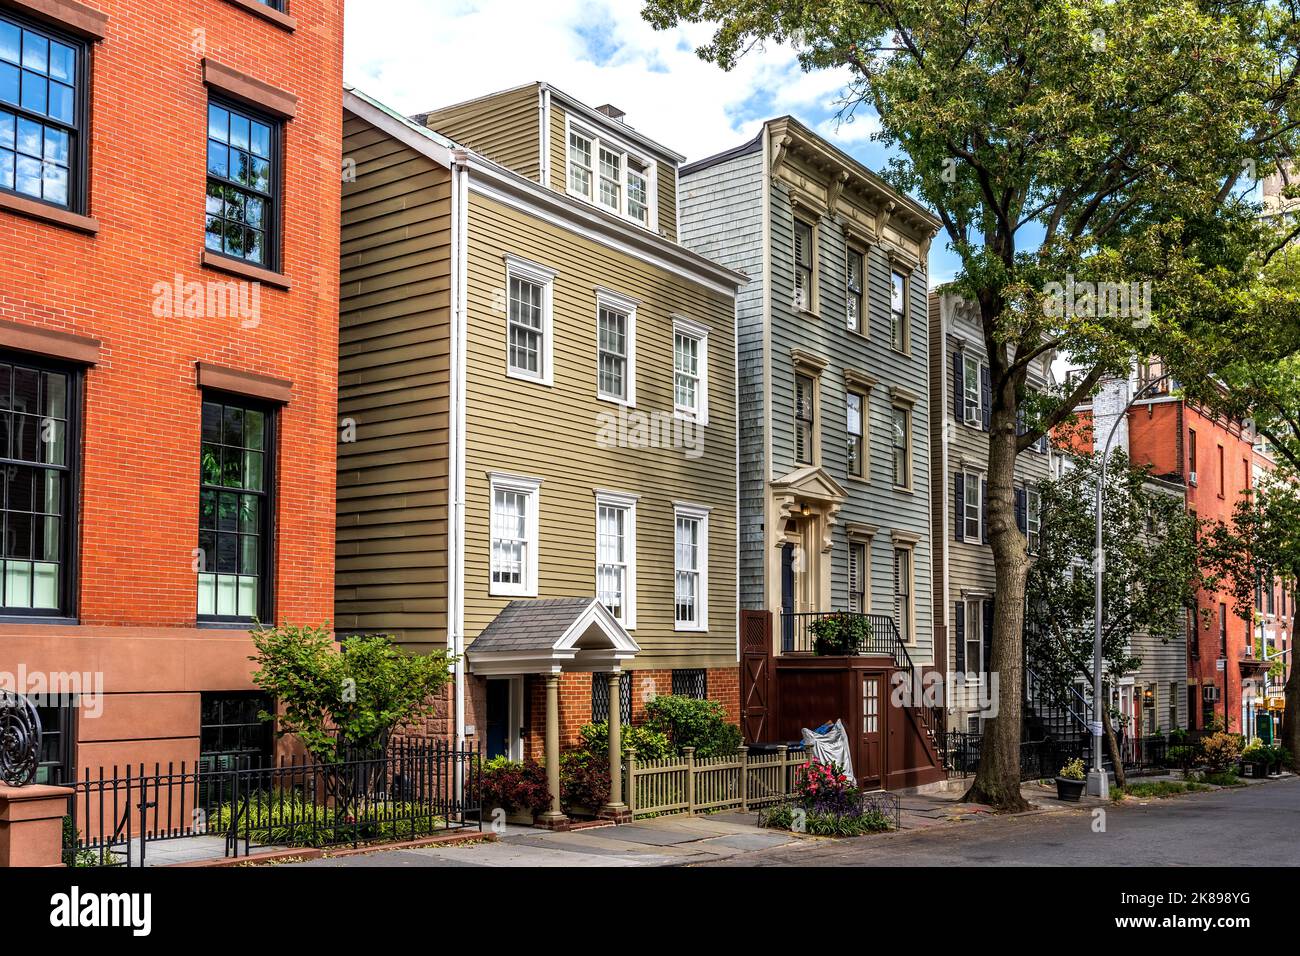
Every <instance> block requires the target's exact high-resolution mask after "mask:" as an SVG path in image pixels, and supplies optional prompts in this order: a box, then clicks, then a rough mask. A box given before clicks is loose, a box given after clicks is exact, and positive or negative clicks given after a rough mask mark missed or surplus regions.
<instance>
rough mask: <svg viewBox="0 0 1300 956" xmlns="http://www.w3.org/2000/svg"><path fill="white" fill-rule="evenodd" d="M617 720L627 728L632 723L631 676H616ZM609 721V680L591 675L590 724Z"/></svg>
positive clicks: (599, 675)
mask: <svg viewBox="0 0 1300 956" xmlns="http://www.w3.org/2000/svg"><path fill="white" fill-rule="evenodd" d="M618 705H619V706H618V719H619V721H620V722H621V723H622V724H623V726H627V725H628V724H630V723H632V675H631V674H630V673H626V672H624V673H622V674H619V675H618ZM607 720H609V679H608V676H607V675H605V674H599V673H597V674H592V675H591V722H592V723H593V724H599V723H602V722H604V721H607Z"/></svg>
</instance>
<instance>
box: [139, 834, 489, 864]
mask: <svg viewBox="0 0 1300 956" xmlns="http://www.w3.org/2000/svg"><path fill="white" fill-rule="evenodd" d="M496 840H497V835H496V834H495V833H483V832H480V831H478V830H471V831H469V832H467V833H445V834H439V835H438V836H432V837H421V838H420V839H418V840H403V841H401V842H399V843H374V844H370V845H367V846H358V847H348V848H347V849H341V850H329V849H322V848H321V847H302V848H301V849H295V850H270V851H267V852H266V853H251V854H249V855H248V856H237V857H224V858H222V859H219V860H193V861H190V862H188V863H173V864H171V865H170V866H168V867H165V869H177V868H180V867H187V868H208V869H211V868H218V867H231V866H256V865H260V864H265V863H282V862H284V861H286V860H293V861H294V862H297V861H298V860H332V859H334V858H336V857H344V856H364V855H366V854H367V853H382V852H384V851H386V850H415V849H419V848H420V847H430V846H455V845H458V844H464V843H495V842H496Z"/></svg>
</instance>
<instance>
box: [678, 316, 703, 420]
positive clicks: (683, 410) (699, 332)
mask: <svg viewBox="0 0 1300 956" xmlns="http://www.w3.org/2000/svg"><path fill="white" fill-rule="evenodd" d="M679 335H681V336H683V337H685V338H688V339H694V340H695V341H696V342H697V343H698V345H699V364H698V366H697V369H696V379H695V382H696V386H695V406H696V407H695V408H688V407H687V406H685V405H679V404H678V403H677V336H679ZM672 355H673V366H672V368H673V373H672V374H673V381H672V389H673V416H674V417H676V418H688V419H694V420H695V421H696V422H698V423H699V424H701V425H707V424H708V423H709V327H708V326H707V325H704V324H703V323H702V322H696V321H695V320H694V319H687V318H684V317H682V316H674V317H673V341H672Z"/></svg>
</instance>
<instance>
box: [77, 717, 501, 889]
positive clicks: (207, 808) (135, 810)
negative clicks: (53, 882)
mask: <svg viewBox="0 0 1300 956" xmlns="http://www.w3.org/2000/svg"><path fill="white" fill-rule="evenodd" d="M480 764H481V761H480V755H479V752H478V751H477V750H457V749H455V748H453V747H451V746H449V745H447V744H445V743H441V742H438V741H430V740H426V739H423V738H397V739H394V740H392V741H390V743H389V745H388V746H387V747H386V748H384V749H382V750H374V751H358V750H351V751H348V752H346V753H343V754H342V755H341V756H340V759H338V760H335V761H332V762H328V763H326V762H321V761H319V760H316V759H314V758H310V757H298V756H282V757H281V758H280V760H278V761H277V762H275V763H274V764H271V765H269V766H266V765H264V766H247V765H245V766H235V767H223V768H220V769H215V770H214V769H212V768H211V767H209V766H195V765H187V764H186V763H181V765H180V766H179V768H177V767H176V766H175V765H174V764H167V765H166V767H163V766H162V765H161V764H155V765H154V767H153V770H152V772H149V771H148V768H147V767H146V766H145V765H138V766H135V767H126V768H122V769H120V770H119V768H117V767H113V768H112V771H111V773H108V774H106V772H105V769H104V768H100V769H99V772H98V774H97V775H96V776H93V777H92V776H91V774H90V771H89V770H87V771H86V775H85V777H84V778H83V779H81V780H78V781H77V782H76V783H75V784H74V785H73V790H74V793H73V795H72V796H71V797H70V798H69V801H68V802H69V811H68V812H69V819H68V823H67V824H66V825H65V839H64V857H65V862H68V863H70V864H74V865H82V866H143V865H144V862H145V855H146V851H147V848H148V847H149V845H150V844H155V843H159V842H161V841H164V840H179V839H187V838H189V839H198V838H206V843H205V844H204V845H203V846H202V847H199V848H197V849H196V850H195V852H194V856H195V857H202V856H213V857H221V856H226V857H237V856H245V855H247V854H249V853H250V852H251V851H252V850H253V849H254V848H264V847H323V846H336V845H341V844H351V845H354V846H355V845H359V844H362V843H370V842H385V841H393V840H410V839H416V838H418V837H421V836H426V835H430V834H433V833H436V832H439V831H442V830H449V829H453V828H465V827H476V828H478V829H482V825H483V824H482V814H481V808H480V804H479V799H478V793H479V772H480ZM205 851H206V852H205Z"/></svg>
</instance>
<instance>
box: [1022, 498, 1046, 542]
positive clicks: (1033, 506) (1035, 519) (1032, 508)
mask: <svg viewBox="0 0 1300 956" xmlns="http://www.w3.org/2000/svg"><path fill="white" fill-rule="evenodd" d="M1042 545H1043V500H1042V497H1041V496H1040V495H1039V493H1038V492H1037V491H1036V490H1035V489H1033V488H1026V489H1025V547H1026V549H1027V550H1028V551H1029V553H1030V554H1037V553H1038V549H1039V548H1041V547H1042Z"/></svg>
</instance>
